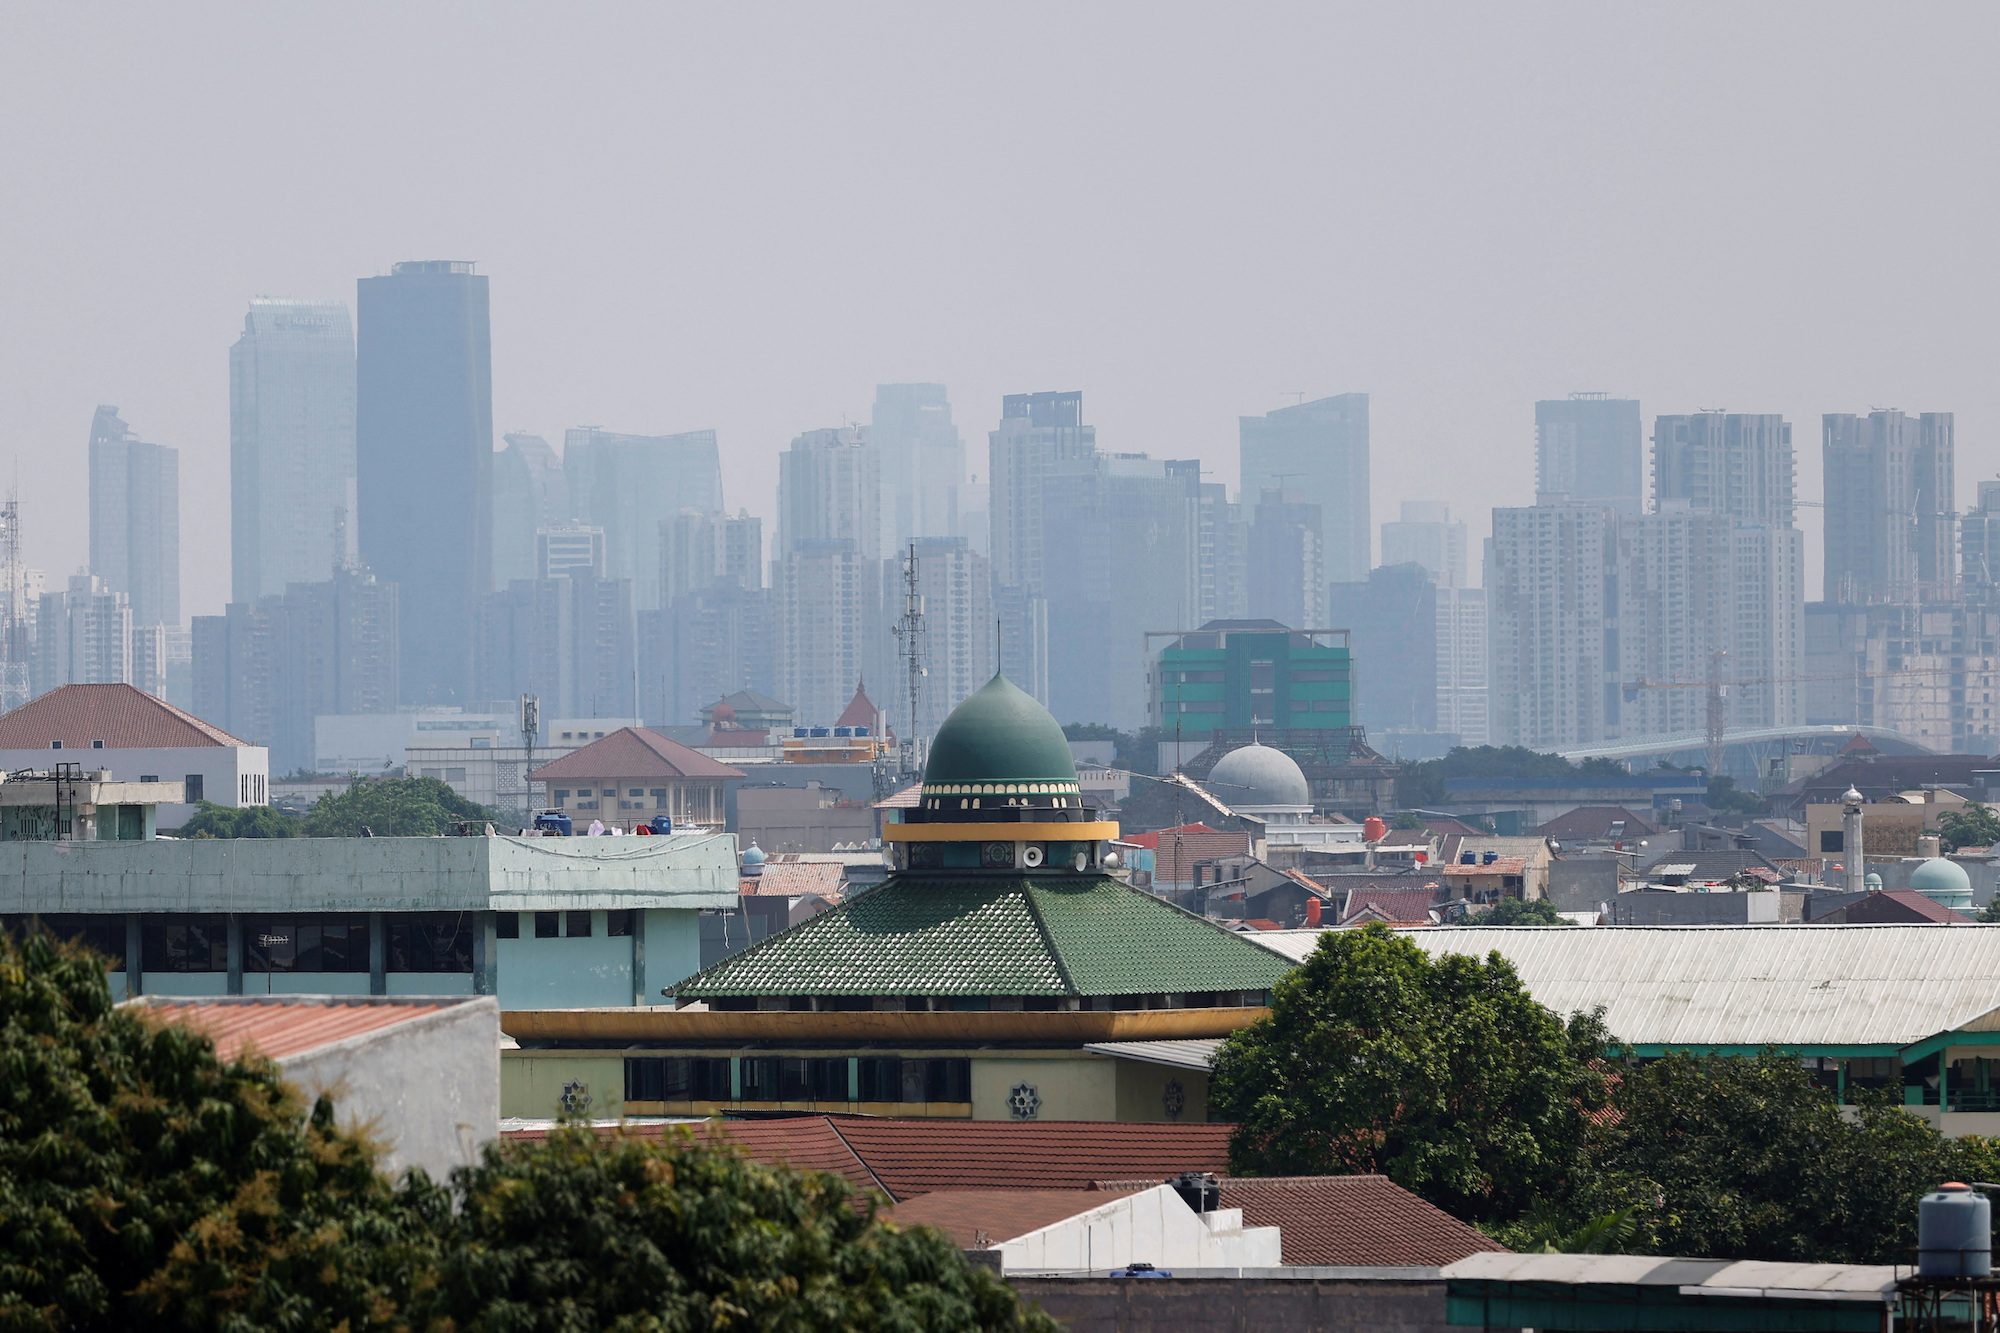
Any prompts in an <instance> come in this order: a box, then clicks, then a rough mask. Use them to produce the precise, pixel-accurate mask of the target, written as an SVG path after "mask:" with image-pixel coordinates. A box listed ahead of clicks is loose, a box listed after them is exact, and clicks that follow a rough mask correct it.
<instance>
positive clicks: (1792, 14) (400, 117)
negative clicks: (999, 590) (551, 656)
mask: <svg viewBox="0 0 2000 1333" xmlns="http://www.w3.org/2000/svg"><path fill="white" fill-rule="evenodd" d="M1996 39H2000V7H1996V6H1993V5H1990V4H1980V5H1969V4H1968V5H1944V6H1908V5H1897V6H1882V5H1868V6H1859V5H1830V4H1823V3H1815V4H1802V5H1777V4H1762V3H1760V4H1756V5H1741V4H1722V5H1708V6H1696V5H1688V4H1672V5H1652V6H1648V7H1645V8H1644V9H1639V8H1637V7H1634V6H1629V5H1607V4H1602V3H1589V4H1576V5H1520V4H1504V5H1477V4H1473V3H1470V0H1467V2H1466V3H1460V4H1451V5H1438V6H1424V5H1416V4H1410V3H1404V2H1403V0H1397V2H1396V3H1388V2H1387V0H1385V2H1384V3H1379V4H1375V5H1370V6H1365V7H1361V6H1340V5H1332V4H1326V3H1319V4H1309V5H1298V6H1291V5H1247V6H1246V5H1235V4H1231V5H1221V4H1218V5H1213V6H1206V7H1195V6H1190V5H1169V4H1159V3H1154V4H1131V5H1125V4H1117V5H1114V4H1103V3H1089V4H1074V3H1073V4H1065V5H1051V6H1041V5H1030V4H1021V3H1008V4H995V5H988V6H972V5H958V4H953V5H935V4H925V5H908V6H887V5H841V4H818V3H816V4H810V5H807V4H794V5H739V6H727V7H724V6H699V7H696V6H672V5H659V4H645V5H639V4H634V5H591V6H586V5H575V4H560V5H557V4H550V5H544V6H535V7H529V6H495V5H476V6H475V5H464V6H458V5H451V6H447V5H441V4H416V5H404V4H397V5H388V4H381V5H369V4H339V5H333V4H323V5H311V6H308V5H251V4H243V5H232V6H222V5H196V4H189V3H177V4H173V5H152V6H143V7H142V6H116V7H114V6H111V5H108V4H107V5H70V4H55V3H50V4H41V3H27V2H26V0H0V464H5V463H7V462H9V461H11V462H12V463H13V464H14V465H15V466H16V467H17V468H18V473H19V478H20V482H19V484H20V492H21V499H22V505H23V510H24V526H25V528H26V531H27V534H28V536H27V545H28V555H29V558H30V560H31V561H32V562H34V563H38V564H41V565H43V566H45V567H46V568H48V570H49V571H50V574H51V576H52V577H59V576H61V575H62V574H64V573H66V572H68V571H69V570H71V569H74V568H75V567H76V566H77V565H79V564H80V563H81V562H82V561H83V559H84V556H85V536H84V531H85V516H86V512H87V511H86V494H85V489H86V469H85V455H86V449H85V444H86V440H87V438H88V430H89V422H90V415H91V411H92V409H93V407H94V406H95V405H96V404H97V403H99V402H114V403H117V404H119V405H120V406H121V408H122V409H123V413H124V415H125V417H126V419H127V420H128V421H130V422H131V423H132V425H133V427H134V428H135V429H136V430H137V431H138V432H139V433H140V434H141V435H142V436H144V437H145V438H147V439H152V440H157V441H160V442H162V443H167V444H173V445H177V446H179V448H180V450H181V466H182V507H183V520H182V531H183V545H184V548H185V552H184V565H185V595H184V597H183V606H184V607H185V608H186V609H187V610H188V611H189V612H190V613H203V612H209V611H213V610H216V609H219V607H220V606H221V604H222V602H223V601H224V600H225V598H226V596H227V589H228V569H229V559H228V545H227V515H228V504H227V499H228V450H229V400H228V348H229V344H230V343H231V342H232V341H233V340H234V339H235V337H236V335H237V333H238V331H239V330H240V328H241V325H242V318H243V312H244V307H245V303H246V302H247V300H248V299H249V298H250V297H251V296H252V295H256V294H272V295H287V296H299V297H315V298H338V299H341V300H344V301H347V302H349V303H350V305H351V303H352V301H353V299H354V280H355V278H357V277H359V276H361V275H363V274H370V273H379V272H385V271H386V270H387V269H388V266H389V265H390V264H391V263H393V262H394V261H396V260H398V259H409V258H433V257H449V258H469V259H475V260H477V261H478V262H479V265H480V270H481V271H482V272H484V273H487V274H489V275H491V278H492V295H493V383H494V400H495V401H494V424H495V428H496V430H498V431H509V430H533V431H540V432H543V433H545V434H548V435H549V436H550V437H551V438H552V439H557V438H559V437H560V433H561V431H562V429H563V428H564V427H566V426H569V425H575V424H581V423H594V424H598V425H602V426H605V427H607V428H611V429H618V430H631V431H648V432H651V431H677V430H687V429H694V428H699V427H705V426H713V427H715V428H716V429H717V430H718V431H720V433H721V439H722V444H723V451H724V466H725V484H726V487H727V492H728V499H729V502H730V504H731V506H732V507H734V506H737V505H746V506H748V507H749V508H750V509H751V510H752V511H754V512H762V513H765V514H767V515H768V514H769V512H770V510H771V508H772V499H773V496H772V491H773V487H774V484H775V476H776V464H775V457H774V456H775V454H776V452H777V451H778V450H779V449H781V448H783V447H784V446H785V444H786V443H787V442H788V441H789V440H790V439H791V437H792V436H793V435H794V434H796V433H797V432H798V431H800V430H802V429H806V428H809V427H814V426H822V425H831V424H838V423H839V422H841V421H842V420H843V419H854V420H865V419H866V418H867V414H868V409H869V403H870V400H871V398H872V394H873V386H874V385H875V384H876V383H877V382H878V381H882V380H899V379H925V380H940V381H943V382H944V383H946V384H948V385H949V386H950V388H951V395H952V402H953V407H954V410H955V413H956V416H957V419H958V421H959V423H960V427H961V429H962V430H963V432H964V433H965V435H966V437H967V439H968V441H969V442H970V443H971V444H972V446H973V448H972V457H973V458H974V459H975V460H976V462H977V465H978V467H979V470H980V471H981V472H982V473H983V471H984V455H985V433H986V431H987V430H988V429H990V428H991V426H992V424H993V419H994V418H995V417H996V416H997V415H998V411H999V399H1000V395H1001V394H1003V393H1006V392H1011V391H1024V390H1034V389H1070V388H1080V389H1082V390H1084V391H1085V394H1086V398H1085V405H1086V409H1087V412H1088V415H1089V417H1090V419H1091V420H1092V421H1094V422H1095V424H1096V425H1097V427H1098V439H1099V442H1100V444H1101V445H1102V446H1103V447H1105V448H1107V449H1116V450H1144V451H1147V452H1150V453H1153V454H1156V455H1166V456H1187V455H1190V454H1198V455H1200V456H1201V457H1202V458H1204V459H1206V460H1208V462H1209V463H1210V464H1212V465H1213V467H1214V468H1215V469H1216V472H1217V475H1218V476H1220V477H1222V478H1224V479H1226V480H1228V481H1229V482H1230V483H1231V484H1232V485H1233V484H1234V483H1235V480H1236V417H1237V416H1238V414H1240V413H1245V412H1260V411H1265V410H1268V409H1270V408H1272V407H1276V406H1281V405H1283V404H1285V403H1289V402H1291V401H1293V400H1294V395H1295V394H1296V393H1298V392H1301V391H1303V392H1306V393H1309V394H1313V395H1319V394H1323V393H1333V392H1341V391H1349V390H1365V391H1367V392H1369V393H1370V394H1372V395H1373V398H1374V401H1373V409H1374V459H1375V475H1374V503H1375V514H1376V519H1377V521H1378V522H1379V521H1380V520H1381V519H1383V518H1387V517H1394V509H1395V504H1396V501H1397V500H1398V499H1401V498H1443V499H1446V500H1448V501H1450V502H1451V503H1452V504H1453V505H1454V506H1455V507H1457V508H1459V509H1461V510H1463V511H1466V517H1468V518H1470V519H1471V520H1472V522H1473V526H1474V530H1475V535H1478V534H1483V532H1484V530H1485V529H1486V528H1487V526H1488V523H1487V516H1486V513H1485V510H1486V509H1488V508H1490V507H1491V506H1492V505H1494V504H1524V503H1528V502H1530V501H1531V499H1532V491H1533V412H1532V402H1533V400H1534V399H1536V398H1538V397H1551V396H1561V395H1562V394H1564V393H1566V392H1567V391H1569V390H1572V389H1599V390H1608V391H1611V392H1614V393H1617V394H1629V395H1636V396H1638V397H1639V398H1640V399H1641V402H1642V406H1643V410H1644V411H1645V413H1646V416H1647V421H1648V426H1649V428H1650V423H1651V418H1652V416H1653V414H1655V413H1657V412H1669V411H1688V410H1693V409H1696V408H1701V407H1726V408H1729V409H1732V410H1737V411H1779V412H1783V413H1785V414H1786V415H1787V416H1789V417H1790V418H1791V420H1792V421H1793V423H1794V442H1795V445H1796V446H1797V447H1798V452H1799V455H1800V466H1799V474H1800V494H1801V496H1802V497H1803V498H1817V497H1818V495H1819V456H1818V455H1819V425H1818V417H1819V413H1821V412H1823V411H1830V410H1831V411H1846V410H1865V409H1866V408H1868V407H1869V406H1871V405H1873V406H1895V407H1903V408H1906V409H1909V410H1913V411H1914V410H1918V409H1928V410H1954V411H1956V412H1957V413H1958V445H1959V455H1958V458H1959V468H1958V477H1959V487H1960V492H1961V498H1962V499H1965V498H1969V497H1970V495H1971V492H1972V489H1973V484H1974V482H1975V481H1976V479H1977V478H1979V477H1982V476H1992V475H1995V472H1996V469H2000V457H1996V450H1995V448H1994V432H1995V428H1996V423H2000V374H1996V339H1995V335H1994V325H1995V320H1996V318H2000V263H1996V259H1995V247H1996V220H2000V183H1996V175H1995V173H1996V167H1995V163H1996V160H2000V159H1996V154H1995V139H1996V132H2000V91H1996V89H2000V85H1996V83H1995V81H1994V79H1993V77H1992V63H1993V58H1994V52H1995V51H1996V49H2000V40H1996ZM9 470H10V471H11V470H12V469H9ZM1806 523H1807V524H1808V525H1809V527H1808V537H1807V545H1808V550H1809V553H1810V568H1809V571H1808V582H1807V588H1808V590H1809V594H1810V595H1816V594H1817V589H1818V586H1819V584H1818V574H1817V567H1818V561H1819V537H1818V519H1817V512H1816V511H1807V515H1806Z"/></svg>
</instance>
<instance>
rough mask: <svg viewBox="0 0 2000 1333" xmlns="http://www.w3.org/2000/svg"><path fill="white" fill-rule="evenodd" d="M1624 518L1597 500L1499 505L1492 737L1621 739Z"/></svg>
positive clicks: (1499, 741)
mask: <svg viewBox="0 0 2000 1333" xmlns="http://www.w3.org/2000/svg"><path fill="white" fill-rule="evenodd" d="M1617 531H1618V519H1617V515H1616V514H1615V513H1614V512H1613V511H1612V510H1611V509H1610V508H1608V507H1606V506H1603V505H1595V504H1589V505H1586V504H1540V505H1533V506H1530V507H1526V508H1514V509H1495V510H1494V511H1493V545H1492V547H1491V563H1490V564H1489V565H1488V567H1487V571H1486V596H1487V643H1488V645H1489V653H1488V664H1487V678H1488V682H1489V688H1488V691H1487V717H1488V734H1489V736H1490V738H1491V741H1492V743H1493V744H1495V745H1525V746H1527V747H1529V748H1530V749H1535V750H1558V749H1563V748H1566V747H1569V746H1576V745H1591V744H1595V743H1596V742H1598V741H1602V740H1606V739H1608V738H1610V737H1612V736H1615V735H1617V734H1618V733H1617V727H1618V713H1619V701H1620V696H1619V690H1618V682H1617V678H1616V677H1617V665H1618V633H1617V628H1616V626H1617V623H1618V621H1617V615H1616V611H1617V607H1618V604H1619V601H1618V587H1617V577H1616V564H1615V557H1616V553H1617V545H1616V543H1617Z"/></svg>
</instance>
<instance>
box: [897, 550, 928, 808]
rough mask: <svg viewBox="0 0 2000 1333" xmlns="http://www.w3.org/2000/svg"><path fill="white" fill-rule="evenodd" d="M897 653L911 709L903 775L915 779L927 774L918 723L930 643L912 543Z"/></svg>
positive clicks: (905, 566)
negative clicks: (925, 631)
mask: <svg viewBox="0 0 2000 1333" xmlns="http://www.w3.org/2000/svg"><path fill="white" fill-rule="evenodd" d="M894 632H895V635H896V645H897V648H896V651H897V654H898V656H900V657H901V658H902V659H903V688H904V690H905V691H906V692H907V695H908V698H909V705H910V709H909V712H908V713H907V714H905V715H904V716H905V721H904V724H903V725H904V728H905V735H904V737H903V745H902V750H903V775H904V776H905V777H907V778H914V777H916V776H918V775H919V774H921V773H922V772H923V771H924V738H923V734H922V729H921V727H920V725H919V723H918V718H919V717H920V714H919V712H918V710H919V708H920V707H921V706H922V702H923V693H924V684H925V681H926V678H927V677H929V675H930V642H929V640H928V638H927V637H926V635H925V633H924V595H923V593H922V592H920V591H918V588H917V544H916V543H915V542H911V543H910V549H909V553H908V554H907V555H906V556H905V557H904V558H903V614H902V615H901V616H900V617H899V618H898V619H897V621H896V625H895V631H894Z"/></svg>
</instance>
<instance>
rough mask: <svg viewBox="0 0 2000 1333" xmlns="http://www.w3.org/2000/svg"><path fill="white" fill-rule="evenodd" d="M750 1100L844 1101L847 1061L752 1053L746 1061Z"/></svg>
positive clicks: (745, 1082)
mask: <svg viewBox="0 0 2000 1333" xmlns="http://www.w3.org/2000/svg"><path fill="white" fill-rule="evenodd" d="M743 1100H744V1101H746V1102H811V1101H822V1102H844V1101H846V1100H847V1061H846V1060H845V1059H844V1058H835V1059H815V1058H808V1057H804V1056H792V1055H786V1056H777V1055H760V1056H751V1057H748V1058H746V1059H745V1060H744V1061H743Z"/></svg>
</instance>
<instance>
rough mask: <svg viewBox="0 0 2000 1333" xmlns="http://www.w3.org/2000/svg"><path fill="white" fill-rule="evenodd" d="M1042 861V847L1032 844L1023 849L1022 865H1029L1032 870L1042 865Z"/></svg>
mask: <svg viewBox="0 0 2000 1333" xmlns="http://www.w3.org/2000/svg"><path fill="white" fill-rule="evenodd" d="M1041 863H1042V849H1041V848H1039V847H1033V846H1030V847H1023V848H1022V849H1021V864H1022V865H1024V866H1026V867H1028V869H1030V870H1033V869H1034V868H1035V867H1037V866H1039V865H1041Z"/></svg>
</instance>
